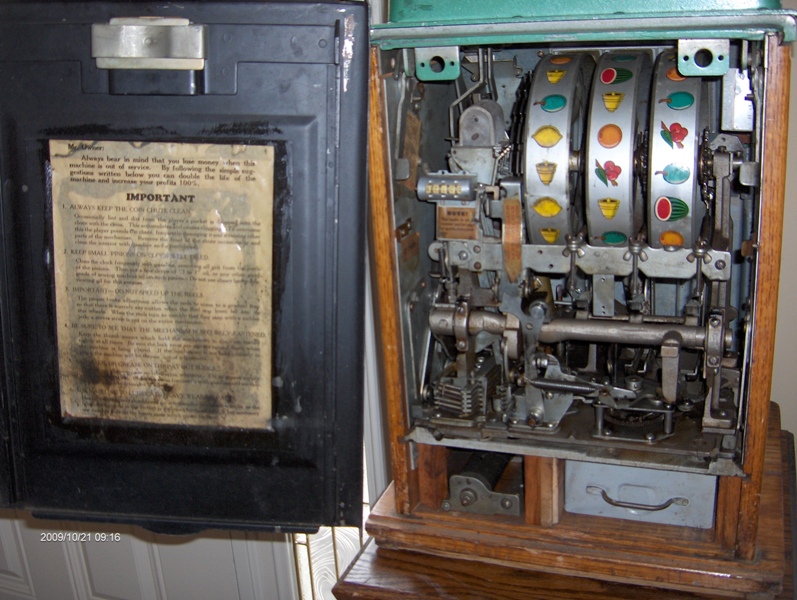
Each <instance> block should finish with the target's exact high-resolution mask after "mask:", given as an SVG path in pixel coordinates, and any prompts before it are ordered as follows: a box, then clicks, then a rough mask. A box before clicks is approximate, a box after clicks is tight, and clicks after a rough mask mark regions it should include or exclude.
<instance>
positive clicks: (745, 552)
mask: <svg viewBox="0 0 797 600" xmlns="http://www.w3.org/2000/svg"><path fill="white" fill-rule="evenodd" d="M766 50H767V57H768V64H767V74H766V77H767V82H768V85H767V89H766V107H765V112H764V132H765V135H764V146H763V155H762V157H761V162H762V170H763V172H762V176H761V223H760V227H759V238H758V275H757V280H758V281H757V288H756V303H755V306H756V313H755V322H754V327H755V329H754V333H755V334H754V336H753V349H752V361H751V370H750V385H749V397H748V408H747V421H746V427H745V454H744V465H743V469H744V472H745V474H746V475H747V478H746V480H745V481H744V482H743V483H742V489H741V496H740V502H739V525H738V529H737V533H736V554H737V556H738V557H739V558H742V559H745V560H752V559H753V558H754V557H755V551H756V545H755V542H756V538H757V531H758V527H759V512H760V506H759V504H760V494H761V484H762V473H763V469H764V448H765V445H766V435H767V426H766V425H767V418H768V416H769V403H770V393H771V388H772V363H773V361H774V355H775V327H776V324H777V313H778V287H779V282H780V261H781V239H782V236H783V206H784V196H785V186H786V146H787V135H788V123H789V91H790V86H789V75H790V67H791V57H790V55H789V47H788V46H784V45H781V44H780V40H779V38H778V37H777V36H775V35H769V36H768V37H767V49H766Z"/></svg>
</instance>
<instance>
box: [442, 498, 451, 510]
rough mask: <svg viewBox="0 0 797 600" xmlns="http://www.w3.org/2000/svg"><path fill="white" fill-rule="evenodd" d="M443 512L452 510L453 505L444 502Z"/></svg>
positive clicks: (446, 501)
mask: <svg viewBox="0 0 797 600" xmlns="http://www.w3.org/2000/svg"><path fill="white" fill-rule="evenodd" d="M443 510H451V503H450V502H449V501H448V500H443Z"/></svg>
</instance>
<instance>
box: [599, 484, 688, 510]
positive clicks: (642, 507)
mask: <svg viewBox="0 0 797 600" xmlns="http://www.w3.org/2000/svg"><path fill="white" fill-rule="evenodd" d="M587 493H588V494H595V495H598V494H599V495H600V497H601V498H603V501H604V502H606V504H611V505H612V506H617V507H618V508H630V509H633V510H647V511H650V512H654V511H657V510H664V509H665V508H668V507H669V506H671V505H673V504H677V505H678V506H688V505H689V499H688V498H678V497H676V498H670V499H669V500H667V501H665V502H662V503H661V504H637V503H636V502H623V501H622V500H615V499H614V498H612V497H611V496H609V494H607V493H606V490H604V489H603V488H600V487H598V486H597V485H588V486H587Z"/></svg>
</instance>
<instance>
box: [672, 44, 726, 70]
mask: <svg viewBox="0 0 797 600" xmlns="http://www.w3.org/2000/svg"><path fill="white" fill-rule="evenodd" d="M730 49H731V44H730V40H713V39H708V40H678V71H679V72H680V73H681V75H684V76H690V75H691V76H699V77H706V76H710V75H725V73H727V72H728V69H729V68H730V60H729V57H728V54H729V53H730Z"/></svg>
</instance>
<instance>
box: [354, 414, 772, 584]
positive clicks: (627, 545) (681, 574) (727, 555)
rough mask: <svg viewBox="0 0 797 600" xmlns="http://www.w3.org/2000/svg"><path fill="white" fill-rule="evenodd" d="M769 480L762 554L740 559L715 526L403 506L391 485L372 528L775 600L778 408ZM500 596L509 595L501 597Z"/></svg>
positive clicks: (518, 561) (518, 559) (640, 580)
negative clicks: (399, 509)
mask: <svg viewBox="0 0 797 600" xmlns="http://www.w3.org/2000/svg"><path fill="white" fill-rule="evenodd" d="M769 430H770V435H769V436H768V443H767V446H766V463H765V468H764V470H763V478H762V487H761V516H760V527H759V530H758V538H757V544H756V548H757V552H756V558H755V560H753V561H746V560H740V559H737V558H736V557H735V554H734V551H733V549H728V548H724V547H723V545H722V544H721V543H719V542H718V540H717V537H716V533H715V531H713V530H700V529H694V528H689V527H677V526H672V525H657V524H651V523H638V522H631V521H623V520H619V519H610V518H602V517H591V516H587V515H574V514H570V513H567V512H564V513H563V514H562V518H561V520H560V522H559V524H558V525H556V526H554V527H539V526H534V525H528V524H526V523H524V519H523V518H522V517H519V518H512V517H484V516H479V515H470V514H464V513H455V512H451V513H446V512H444V511H442V510H432V509H426V508H423V507H419V508H418V509H417V510H415V511H414V512H413V514H412V515H411V516H402V515H399V514H397V513H396V512H395V509H394V500H393V493H392V488H391V489H388V491H387V492H386V493H385V495H384V496H383V497H382V499H381V500H380V501H379V502H378V503H377V504H376V506H375V507H374V509H373V511H372V512H371V516H370V517H369V519H368V522H367V523H366V529H367V531H368V533H370V534H371V535H372V536H374V538H376V541H377V543H378V544H379V546H380V547H381V548H385V549H394V550H411V551H415V552H423V553H427V554H432V555H434V556H436V557H447V558H450V559H457V558H459V559H462V558H467V559H470V560H478V561H481V562H482V563H484V564H483V565H482V566H480V567H479V569H480V570H485V569H491V568H493V566H501V567H507V568H513V569H521V570H532V571H544V572H547V573H549V574H557V575H564V576H573V575H578V576H581V577H588V578H592V579H600V580H605V581H612V582H619V583H624V584H635V585H643V586H645V585H647V586H657V587H662V588H667V589H670V590H680V591H683V592H689V593H705V594H725V595H735V596H737V597H743V596H744V595H745V594H763V595H764V597H765V596H767V595H769V596H770V597H772V596H773V595H775V594H777V593H778V592H779V591H780V589H781V584H782V581H783V577H784V571H785V555H786V542H785V535H784V531H785V520H784V511H783V505H784V493H783V490H784V476H783V473H784V467H783V464H784V463H783V459H782V453H781V450H782V449H781V431H780V414H779V410H778V407H777V405H774V404H773V405H772V407H771V411H770V422H769ZM498 597H500V596H498Z"/></svg>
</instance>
